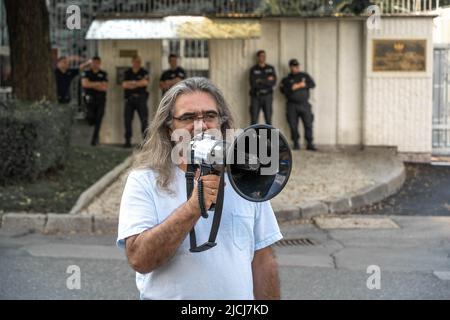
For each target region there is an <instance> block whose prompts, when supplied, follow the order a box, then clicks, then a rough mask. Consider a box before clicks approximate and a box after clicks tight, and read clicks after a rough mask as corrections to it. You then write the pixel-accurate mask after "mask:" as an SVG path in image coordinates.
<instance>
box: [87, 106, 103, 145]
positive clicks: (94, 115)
mask: <svg viewBox="0 0 450 320" xmlns="http://www.w3.org/2000/svg"><path fill="white" fill-rule="evenodd" d="M105 103H106V100H105V99H92V100H90V101H89V102H86V108H87V115H86V119H87V121H88V123H89V125H91V126H94V132H93V134H92V142H98V135H99V132H100V126H101V125H102V119H103V115H104V114H105Z"/></svg>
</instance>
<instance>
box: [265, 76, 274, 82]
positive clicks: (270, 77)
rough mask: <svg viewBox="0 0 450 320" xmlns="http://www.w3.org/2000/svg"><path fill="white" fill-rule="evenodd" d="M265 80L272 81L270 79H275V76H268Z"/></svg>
mask: <svg viewBox="0 0 450 320" xmlns="http://www.w3.org/2000/svg"><path fill="white" fill-rule="evenodd" d="M267 80H269V81H272V80H275V78H274V76H268V77H267Z"/></svg>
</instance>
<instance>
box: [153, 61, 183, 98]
mask: <svg viewBox="0 0 450 320" xmlns="http://www.w3.org/2000/svg"><path fill="white" fill-rule="evenodd" d="M169 65H170V69H167V70H166V71H164V72H163V73H162V75H161V78H160V79H159V87H160V88H161V91H162V95H164V94H165V93H166V92H167V90H169V89H170V88H171V87H172V86H173V85H175V84H176V83H178V82H180V81H181V80H184V79H186V71H184V69H183V68H182V67H179V66H178V57H177V55H176V54H174V53H172V54H170V55H169Z"/></svg>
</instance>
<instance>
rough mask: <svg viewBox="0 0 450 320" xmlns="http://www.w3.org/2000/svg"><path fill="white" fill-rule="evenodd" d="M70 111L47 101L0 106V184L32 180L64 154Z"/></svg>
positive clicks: (53, 164) (68, 136) (17, 102)
mask: <svg viewBox="0 0 450 320" xmlns="http://www.w3.org/2000/svg"><path fill="white" fill-rule="evenodd" d="M71 124H72V109H71V108H70V107H69V106H67V105H65V106H64V105H57V104H51V103H49V102H35V103H26V102H19V101H10V102H2V103H0V183H1V184H3V185H4V184H7V183H9V182H13V181H15V180H30V181H33V180H35V179H36V178H37V177H38V176H39V175H40V174H41V173H43V172H45V171H47V170H49V169H52V168H57V167H59V166H61V165H62V164H63V163H64V161H65V159H66V157H67V154H68V148H69V143H70V128H71Z"/></svg>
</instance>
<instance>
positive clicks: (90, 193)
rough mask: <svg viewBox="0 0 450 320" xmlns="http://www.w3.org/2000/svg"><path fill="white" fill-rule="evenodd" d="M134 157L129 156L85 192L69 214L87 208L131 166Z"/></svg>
mask: <svg viewBox="0 0 450 320" xmlns="http://www.w3.org/2000/svg"><path fill="white" fill-rule="evenodd" d="M132 161H133V156H132V155H131V156H129V157H128V158H126V159H125V161H123V162H122V163H121V164H119V165H117V166H116V167H115V168H114V169H112V170H111V171H109V172H108V173H106V174H105V175H104V176H103V177H101V178H100V180H98V181H97V182H96V183H94V184H93V185H92V186H90V187H89V188H88V189H87V190H85V191H84V192H83V193H82V194H81V195H80V196H79V197H78V200H77V202H76V203H75V205H74V206H73V207H72V209H71V210H70V212H69V214H77V213H78V212H80V211H81V210H82V209H83V208H85V207H86V206H87V205H88V204H89V203H90V202H91V201H92V200H93V199H94V198H95V197H96V196H97V195H98V194H100V193H101V192H102V191H103V190H105V189H106V187H108V186H109V185H110V184H111V183H112V182H113V181H114V180H116V179H117V177H118V176H119V175H120V174H121V173H122V172H123V171H124V170H125V169H126V168H128V167H129V166H130V165H131V162H132Z"/></svg>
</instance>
